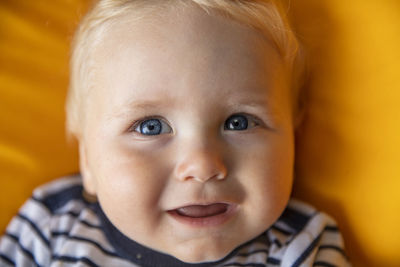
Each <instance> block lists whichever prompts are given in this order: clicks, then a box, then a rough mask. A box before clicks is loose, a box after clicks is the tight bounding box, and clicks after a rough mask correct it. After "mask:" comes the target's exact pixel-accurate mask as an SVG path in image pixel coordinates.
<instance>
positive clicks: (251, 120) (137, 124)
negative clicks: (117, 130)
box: [129, 113, 263, 136]
mask: <svg viewBox="0 0 400 267" xmlns="http://www.w3.org/2000/svg"><path fill="white" fill-rule="evenodd" d="M234 116H243V117H245V118H247V121H248V128H246V129H243V130H229V129H226V128H225V124H226V122H227V121H228V119H230V118H232V117H234ZM149 120H159V121H161V123H165V124H167V125H168V126H169V127H170V128H171V130H172V127H171V126H170V124H169V123H168V122H166V120H165V119H163V118H162V117H160V116H146V117H144V118H141V119H139V120H136V121H134V122H133V123H132V124H131V125H132V126H131V127H129V132H136V133H137V134H140V135H142V136H153V135H145V134H142V133H140V132H138V131H136V130H137V129H138V128H139V127H140V125H141V124H142V123H143V122H146V121H149ZM223 124H224V130H227V131H246V130H250V129H252V128H255V127H258V126H262V125H263V123H262V121H261V120H260V119H259V118H257V117H256V116H254V115H249V114H247V113H234V114H232V115H230V116H229V117H228V118H227V119H226V120H225V121H224V123H223ZM250 125H252V126H250ZM158 135H160V134H158Z"/></svg>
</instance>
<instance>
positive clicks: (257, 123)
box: [224, 112, 265, 130]
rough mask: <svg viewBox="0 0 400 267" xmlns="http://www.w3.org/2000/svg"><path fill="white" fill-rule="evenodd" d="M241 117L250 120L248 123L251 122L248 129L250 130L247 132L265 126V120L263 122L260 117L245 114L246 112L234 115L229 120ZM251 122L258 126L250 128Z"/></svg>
mask: <svg viewBox="0 0 400 267" xmlns="http://www.w3.org/2000/svg"><path fill="white" fill-rule="evenodd" d="M239 115H240V116H244V117H246V118H247V120H248V122H249V124H248V126H249V127H248V129H246V130H249V129H252V128H255V127H257V126H265V123H264V122H263V120H261V119H260V118H258V117H257V116H255V115H252V114H248V113H245V112H238V113H234V114H232V115H230V116H229V117H228V118H227V119H229V118H231V117H233V116H239ZM251 121H252V122H255V123H256V125H255V126H252V127H250V123H251ZM224 125H225V123H224Z"/></svg>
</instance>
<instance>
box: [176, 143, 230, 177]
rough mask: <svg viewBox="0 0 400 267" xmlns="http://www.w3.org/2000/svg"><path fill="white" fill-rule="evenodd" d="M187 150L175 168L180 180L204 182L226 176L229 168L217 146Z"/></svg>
mask: <svg viewBox="0 0 400 267" xmlns="http://www.w3.org/2000/svg"><path fill="white" fill-rule="evenodd" d="M188 150H189V151H188ZM186 152H187V153H184V156H183V157H182V159H181V161H180V162H178V164H177V165H176V169H175V176H176V178H177V179H178V180H179V181H188V180H195V181H198V182H201V183H204V182H207V181H208V180H210V179H215V180H224V179H225V178H226V175H227V168H226V166H225V164H224V162H223V159H222V157H221V155H220V153H218V151H216V149H215V148H211V147H198V148H191V149H187V150H186Z"/></svg>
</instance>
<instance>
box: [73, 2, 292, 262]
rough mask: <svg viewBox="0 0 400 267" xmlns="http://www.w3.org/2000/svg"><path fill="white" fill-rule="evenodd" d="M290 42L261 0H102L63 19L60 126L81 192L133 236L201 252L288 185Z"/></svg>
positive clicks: (261, 224)
mask: <svg viewBox="0 0 400 267" xmlns="http://www.w3.org/2000/svg"><path fill="white" fill-rule="evenodd" d="M297 54H298V51H297V42H296V39H295V38H294V36H293V33H292V32H291V31H290V29H289V28H288V26H287V23H286V20H285V18H284V16H283V13H282V11H281V9H280V8H279V7H278V5H277V4H276V3H275V1H273V0H265V1H261V0H259V1H250V0H248V1H246V0H242V1H239V0H236V1H233V0H168V1H167V0H118V1H117V0H105V1H100V2H99V3H98V4H97V5H96V6H95V7H94V9H93V10H92V11H91V12H90V13H89V14H88V15H87V16H86V17H85V18H84V20H83V22H82V24H81V26H80V29H79V30H78V32H77V35H76V39H75V43H74V50H73V55H72V64H71V66H72V67H71V71H72V72H71V87H70V92H69V96H68V101H67V116H68V117H67V126H68V129H69V130H70V132H72V134H74V135H75V136H76V137H77V138H78V140H79V148H80V156H81V159H80V165H81V171H82V176H83V181H84V187H85V189H86V191H87V192H89V193H91V194H95V195H96V196H97V198H98V200H99V203H100V205H101V207H102V209H103V211H104V213H105V214H106V215H107V217H108V219H109V220H110V221H111V222H112V223H113V224H114V225H115V226H116V227H117V228H118V229H119V230H120V231H121V232H122V233H123V234H125V235H126V236H128V237H129V238H131V239H133V240H135V241H136V242H138V243H140V244H142V245H145V246H147V247H150V248H152V249H155V250H157V251H161V252H164V253H167V254H170V255H172V256H174V257H177V258H178V259H180V260H182V261H186V262H200V261H214V260H218V259H220V258H222V257H224V256H226V255H227V254H228V253H229V252H230V251H232V250H233V249H234V248H235V247H237V246H239V245H240V244H242V243H244V242H246V241H248V240H250V239H252V238H254V237H256V236H257V235H259V234H261V233H262V232H263V231H265V230H266V229H267V228H268V227H270V226H271V225H272V224H273V223H274V222H275V221H276V220H277V218H278V217H279V215H280V214H281V213H282V211H283V210H284V208H285V206H286V204H287V201H288V199H289V195H290V192H291V185H292V178H293V161H294V127H295V124H296V121H297V119H296V118H297V116H296V114H298V112H297V99H298V92H297V91H296V89H294V88H296V86H294V85H293V76H294V75H293V73H295V72H296V71H294V70H296V68H295V67H294V66H295V62H296V57H297Z"/></svg>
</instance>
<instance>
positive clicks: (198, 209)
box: [176, 203, 228, 218]
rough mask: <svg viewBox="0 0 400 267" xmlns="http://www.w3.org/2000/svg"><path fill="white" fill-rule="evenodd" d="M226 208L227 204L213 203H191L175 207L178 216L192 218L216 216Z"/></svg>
mask: <svg viewBox="0 0 400 267" xmlns="http://www.w3.org/2000/svg"><path fill="white" fill-rule="evenodd" d="M227 210H228V204H225V203H215V204H211V205H191V206H186V207H182V208H179V209H176V212H177V213H178V214H179V215H180V216H185V217H192V218H206V217H211V216H216V215H218V214H221V213H224V212H226V211H227Z"/></svg>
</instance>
